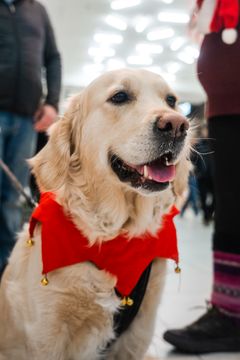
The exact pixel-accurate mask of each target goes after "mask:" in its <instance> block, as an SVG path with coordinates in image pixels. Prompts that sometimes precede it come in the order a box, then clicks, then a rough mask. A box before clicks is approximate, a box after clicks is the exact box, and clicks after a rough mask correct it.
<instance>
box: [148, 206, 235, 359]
mask: <svg viewBox="0 0 240 360" xmlns="http://www.w3.org/2000/svg"><path fill="white" fill-rule="evenodd" d="M175 223H176V226H177V230H178V238H179V253H180V259H181V269H182V272H181V275H177V274H175V273H174V265H173V264H172V263H171V262H170V261H169V265H168V275H167V281H166V287H165V291H164V294H163V298H162V302H161V305H160V306H159V311H158V316H157V327H156V331H155V336H154V339H153V342H152V344H151V346H150V349H149V356H150V358H149V359H151V360H158V359H159V360H170V359H171V360H200V359H201V360H240V353H235V354H226V353H225V354H223V353H221V354H220V353H217V354H211V355H201V356H197V355H196V356H195V355H194V356H193V355H184V354H179V353H176V352H174V350H173V348H172V347H171V346H170V345H169V344H168V343H166V342H165V341H164V340H163V339H162V333H163V332H164V331H165V330H166V329H169V328H177V327H182V326H184V325H187V324H190V322H191V321H194V320H196V319H197V317H199V316H201V314H203V313H204V311H205V308H206V301H207V300H208V297H209V295H210V291H211V278H212V266H211V234H212V227H211V226H208V227H206V226H203V225H202V223H201V218H200V216H198V217H194V215H193V214H192V212H191V210H189V211H187V212H186V215H184V218H180V217H179V216H178V218H177V219H176V221H175Z"/></svg>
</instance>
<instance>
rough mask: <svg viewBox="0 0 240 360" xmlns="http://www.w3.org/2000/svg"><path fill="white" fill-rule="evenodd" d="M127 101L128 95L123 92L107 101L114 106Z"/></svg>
mask: <svg viewBox="0 0 240 360" xmlns="http://www.w3.org/2000/svg"><path fill="white" fill-rule="evenodd" d="M129 100H130V98H129V95H128V94H127V93H126V92H125V91H119V92H118V93H116V94H115V95H113V96H112V97H111V98H110V99H109V101H110V102H112V103H113V104H116V105H121V104H124V103H126V102H128V101H129Z"/></svg>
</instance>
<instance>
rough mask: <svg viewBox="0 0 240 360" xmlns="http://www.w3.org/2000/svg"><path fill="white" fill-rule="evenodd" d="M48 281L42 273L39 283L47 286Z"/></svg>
mask: <svg viewBox="0 0 240 360" xmlns="http://www.w3.org/2000/svg"><path fill="white" fill-rule="evenodd" d="M48 283H49V281H48V278H47V276H46V275H44V277H43V278H42V280H41V284H42V285H43V286H47V285H48Z"/></svg>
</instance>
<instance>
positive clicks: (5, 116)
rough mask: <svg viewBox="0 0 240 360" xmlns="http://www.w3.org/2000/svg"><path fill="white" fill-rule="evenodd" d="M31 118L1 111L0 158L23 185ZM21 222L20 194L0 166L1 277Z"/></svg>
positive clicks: (31, 143)
mask: <svg viewBox="0 0 240 360" xmlns="http://www.w3.org/2000/svg"><path fill="white" fill-rule="evenodd" d="M35 147H36V132H35V130H34V128H33V122H32V118H30V117H24V116H18V115H16V114H12V113H9V112H5V111H0V158H1V159H2V160H3V161H4V162H5V164H6V165H7V166H8V167H9V168H10V170H11V171H12V172H13V173H14V174H15V176H16V177H17V179H18V181H19V182H20V183H21V184H22V186H23V187H27V186H28V185H29V184H28V182H29V175H30V173H29V168H28V165H27V162H26V159H27V158H29V157H31V156H32V155H33V154H34V152H35ZM21 225H22V209H21V204H20V195H19V193H18V192H17V190H16V189H15V187H14V186H13V185H12V183H11V180H10V179H9V178H8V177H7V176H6V175H5V173H4V172H3V171H2V170H1V168H0V277H1V272H2V271H3V269H4V267H5V266H6V264H7V259H8V257H9V255H10V253H11V251H12V249H13V246H14V244H15V241H16V233H17V232H18V231H19V230H20V228H21Z"/></svg>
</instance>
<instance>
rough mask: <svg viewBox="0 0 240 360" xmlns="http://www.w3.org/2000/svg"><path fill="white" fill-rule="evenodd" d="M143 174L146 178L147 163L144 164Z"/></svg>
mask: <svg viewBox="0 0 240 360" xmlns="http://www.w3.org/2000/svg"><path fill="white" fill-rule="evenodd" d="M143 175H144V177H145V178H148V168H147V165H144V167H143Z"/></svg>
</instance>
